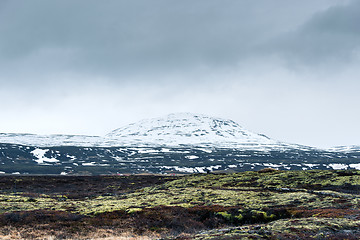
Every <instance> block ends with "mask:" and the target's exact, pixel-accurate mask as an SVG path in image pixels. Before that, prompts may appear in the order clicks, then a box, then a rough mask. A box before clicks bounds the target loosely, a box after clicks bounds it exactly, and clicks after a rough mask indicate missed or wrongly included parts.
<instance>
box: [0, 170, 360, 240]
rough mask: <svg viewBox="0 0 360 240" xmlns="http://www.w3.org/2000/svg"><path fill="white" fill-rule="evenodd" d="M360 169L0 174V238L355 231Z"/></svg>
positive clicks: (328, 235) (351, 235)
mask: <svg viewBox="0 0 360 240" xmlns="http://www.w3.org/2000/svg"><path fill="white" fill-rule="evenodd" d="M359 193H360V171H357V170H351V171H350V170H337V171H334V170H333V171H330V170H310V171H280V170H274V169H263V170H260V171H249V172H242V173H234V174H196V175H185V176H167V175H130V176H115V175H114V176H110V175H109V176H10V175H3V176H0V238H1V239H131V238H133V239H154V238H164V239H246V238H248V239H360V230H359V229H360V198H359Z"/></svg>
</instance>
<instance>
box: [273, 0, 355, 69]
mask: <svg viewBox="0 0 360 240" xmlns="http://www.w3.org/2000/svg"><path fill="white" fill-rule="evenodd" d="M359 22H360V1H352V2H351V3H350V4H347V5H340V6H339V5H338V6H333V7H330V8H329V9H327V10H324V11H321V12H319V13H317V14H315V15H314V16H313V17H312V18H311V19H309V20H308V21H307V22H306V23H304V24H303V25H302V26H301V27H299V28H298V29H295V30H294V31H292V32H289V33H287V34H285V35H283V36H278V37H277V38H276V39H274V40H273V41H272V42H271V43H270V44H267V46H266V47H267V48H268V50H269V51H270V52H272V53H275V54H277V55H280V56H281V57H283V58H284V59H285V60H286V61H287V62H288V63H289V65H290V66H291V67H295V68H297V67H305V68H313V69H314V68H318V67H325V68H326V70H327V71H328V70H331V68H332V67H334V66H336V67H335V69H336V70H339V69H342V68H343V67H344V66H346V65H348V64H349V63H351V62H353V61H356V62H358V56H359V50H360V28H359V24H358V23H359ZM330 65H331V66H332V67H330Z"/></svg>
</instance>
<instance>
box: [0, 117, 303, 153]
mask: <svg viewBox="0 0 360 240" xmlns="http://www.w3.org/2000/svg"><path fill="white" fill-rule="evenodd" d="M0 143H12V144H21V145H28V146H38V147H52V146H83V147H115V146H134V147H139V146H142V147H144V146H165V147H183V146H198V147H199V146H201V147H211V148H241V149H258V150H273V149H287V148H305V149H308V148H309V147H306V146H301V145H295V144H287V143H282V142H279V141H275V140H273V139H270V138H268V137H266V136H264V135H261V134H256V133H253V132H250V131H248V130H246V129H244V128H243V127H241V126H240V125H239V124H237V123H235V122H234V121H232V120H227V119H221V118H213V117H209V116H206V115H200V114H191V113H177V114H169V115H167V116H165V117H161V118H153V119H146V120H142V121H139V122H137V123H132V124H129V125H126V126H124V127H121V128H118V129H116V130H114V131H112V132H110V133H109V134H107V135H106V136H103V137H101V136H81V135H35V134H9V133H0Z"/></svg>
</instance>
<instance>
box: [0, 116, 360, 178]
mask: <svg viewBox="0 0 360 240" xmlns="http://www.w3.org/2000/svg"><path fill="white" fill-rule="evenodd" d="M266 167H272V168H277V169H284V170H305V169H354V168H355V169H360V147H359V146H350V147H335V148H331V149H317V148H313V147H308V146H302V145H297V144H288V143H283V142H279V141H276V140H273V139H270V138H268V137H266V136H264V135H261V134H256V133H253V132H250V131H248V130H246V129H244V128H243V127H241V126H240V125H239V124H237V123H235V122H234V121H231V120H227V119H221V118H213V117H209V116H205V115H199V114H190V113H179V114H170V115H167V116H165V117H161V118H153V119H147V120H142V121H140V122H137V123H133V124H129V125H127V126H124V127H121V128H119V129H116V130H114V131H112V132H110V133H109V134H107V135H105V136H102V137H101V136H81V135H35V134H15V133H13V134H11V133H2V134H0V174H3V173H32V174H44V173H45V174H49V173H53V174H60V173H61V174H113V173H143V172H147V173H176V172H181V173H196V172H206V171H247V170H259V169H262V168H266Z"/></svg>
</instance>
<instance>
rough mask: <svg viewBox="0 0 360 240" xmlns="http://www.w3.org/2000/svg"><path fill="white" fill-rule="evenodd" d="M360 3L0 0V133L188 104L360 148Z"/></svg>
mask: <svg viewBox="0 0 360 240" xmlns="http://www.w3.org/2000/svg"><path fill="white" fill-rule="evenodd" d="M359 23H360V0H353V1H351V0H302V1H298V0H272V1H268V0H257V1H254V0H181V1H179V0H131V1H129V0H106V1H97V0H52V1H49V0H32V1H28V0H16V1H14V0H0V108H1V113H0V132H18V133H19V132H27V133H39V134H51V133H64V134H88V135H104V134H106V133H108V132H109V131H111V130H113V129H115V128H118V127H121V126H123V125H125V124H128V123H131V122H135V121H138V120H141V119H143V118H151V117H159V116H162V115H166V114H169V113H173V112H193V113H202V114H207V115H210V116H216V117H222V118H230V119H232V120H234V121H236V122H238V123H239V124H240V125H242V126H243V127H245V128H246V129H248V130H250V131H253V132H257V133H263V134H266V135H267V136H269V137H271V138H274V139H278V140H282V141H287V142H292V143H300V144H305V145H312V146H319V147H330V146H336V145H360V124H359V123H360V110H359V109H360V107H359V105H360V93H359V92H360V25H359Z"/></svg>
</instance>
